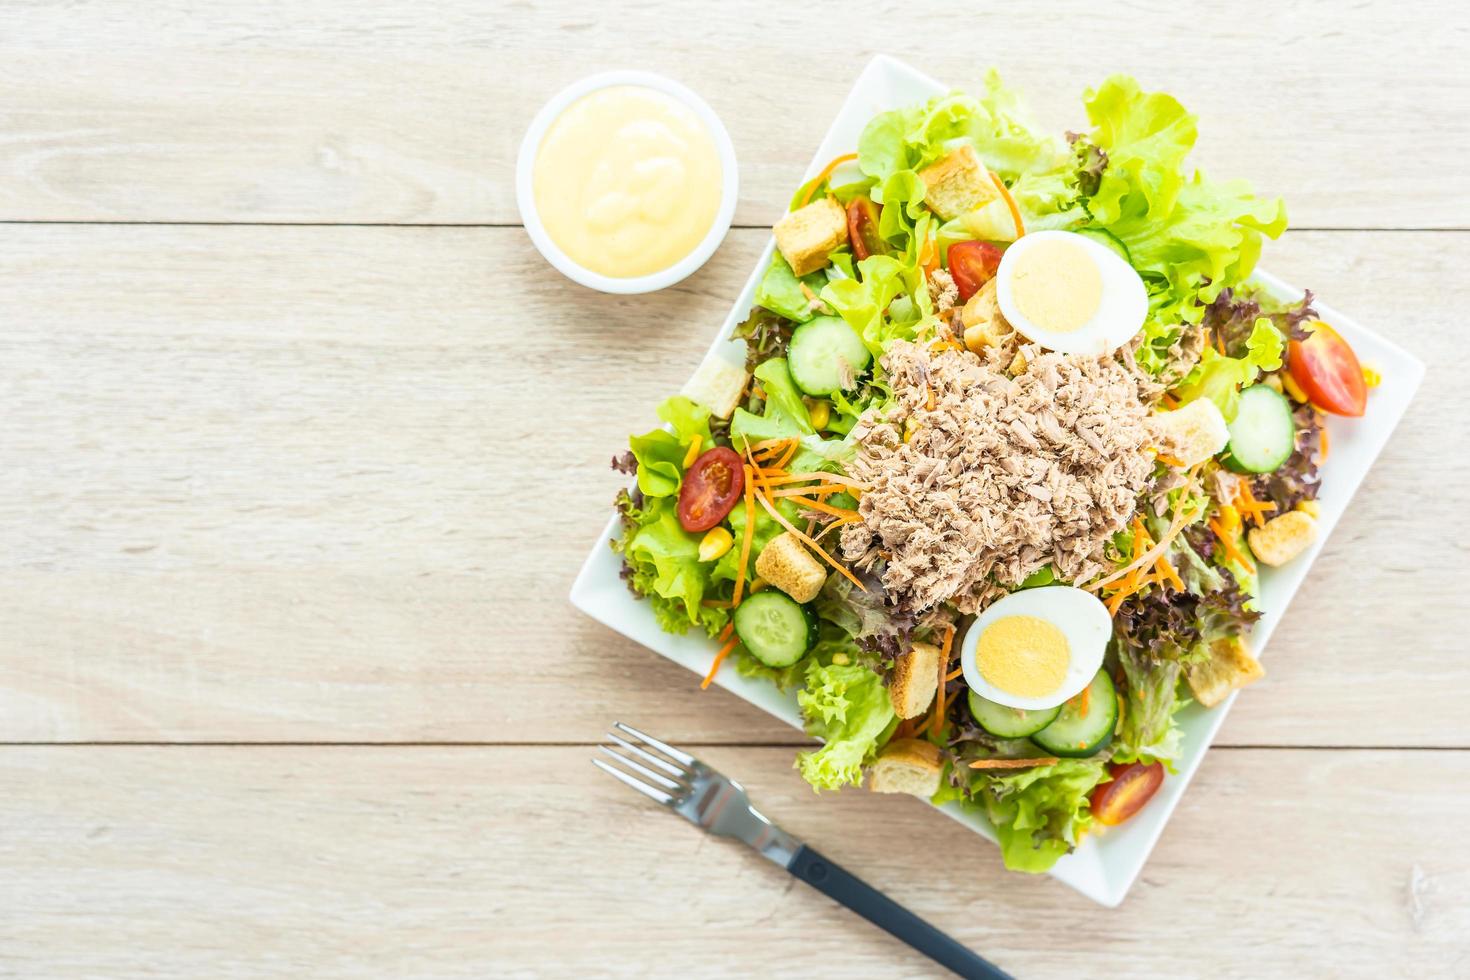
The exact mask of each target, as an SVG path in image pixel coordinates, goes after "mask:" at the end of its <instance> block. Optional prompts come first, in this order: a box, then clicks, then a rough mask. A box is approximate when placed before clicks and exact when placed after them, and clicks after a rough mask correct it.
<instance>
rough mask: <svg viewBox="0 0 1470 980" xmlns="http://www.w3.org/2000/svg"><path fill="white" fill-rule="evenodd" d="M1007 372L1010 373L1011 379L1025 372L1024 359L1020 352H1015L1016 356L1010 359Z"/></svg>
mask: <svg viewBox="0 0 1470 980" xmlns="http://www.w3.org/2000/svg"><path fill="white" fill-rule="evenodd" d="M1009 370H1010V372H1011V376H1012V377H1015V376H1016V375H1018V374H1023V373H1025V371H1026V357H1025V355H1024V354H1022V353H1021V352H1020V351H1016V356H1015V357H1013V358H1011V366H1010V368H1009Z"/></svg>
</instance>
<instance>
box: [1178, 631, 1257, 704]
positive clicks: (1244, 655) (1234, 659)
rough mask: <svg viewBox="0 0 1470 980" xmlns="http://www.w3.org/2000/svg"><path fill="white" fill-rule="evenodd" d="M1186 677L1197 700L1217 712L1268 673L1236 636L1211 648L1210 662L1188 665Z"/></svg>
mask: <svg viewBox="0 0 1470 980" xmlns="http://www.w3.org/2000/svg"><path fill="white" fill-rule="evenodd" d="M1184 676H1185V679H1186V680H1188V681H1189V689H1190V690H1191V691H1193V692H1194V697H1195V700H1196V701H1198V702H1199V703H1200V704H1202V705H1204V706H1205V707H1206V708H1213V707H1214V706H1215V705H1217V704H1219V703H1220V702H1221V701H1224V700H1225V698H1226V696H1227V695H1228V694H1229V693H1230V692H1231V691H1234V690H1238V689H1239V688H1242V687H1245V686H1246V685H1247V684H1250V683H1252V682H1254V681H1258V680H1260V679H1261V678H1262V677H1265V676H1266V670H1265V668H1264V667H1262V666H1261V662H1260V661H1259V660H1257V659H1256V658H1255V657H1253V656H1251V651H1250V648H1249V647H1247V646H1246V645H1245V641H1244V640H1242V639H1241V638H1240V637H1238V636H1232V637H1228V638H1225V639H1220V640H1216V641H1215V642H1214V643H1212V644H1210V659H1208V660H1205V661H1203V662H1201V663H1192V664H1186V665H1185V667H1184Z"/></svg>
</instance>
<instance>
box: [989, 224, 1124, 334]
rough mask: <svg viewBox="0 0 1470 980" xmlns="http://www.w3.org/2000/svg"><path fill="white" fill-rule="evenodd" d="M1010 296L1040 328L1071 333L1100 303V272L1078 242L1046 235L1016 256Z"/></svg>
mask: <svg viewBox="0 0 1470 980" xmlns="http://www.w3.org/2000/svg"><path fill="white" fill-rule="evenodd" d="M1011 296H1012V297H1013V298H1014V299H1015V302H1016V308H1017V309H1018V310H1020V311H1021V315H1022V316H1024V317H1025V318H1026V319H1028V320H1030V321H1031V322H1032V323H1034V324H1036V325H1037V326H1038V327H1040V328H1041V329H1043V330H1049V331H1051V332H1052V333H1072V332H1073V331H1075V330H1077V329H1078V328H1079V327H1081V326H1082V325H1083V324H1085V323H1086V322H1087V321H1088V320H1091V319H1092V317H1093V314H1095V313H1096V312H1097V308H1098V306H1100V305H1101V304H1102V273H1101V272H1099V271H1098V268H1097V263H1096V262H1094V261H1092V257H1091V256H1090V255H1088V254H1087V253H1086V252H1085V251H1083V250H1082V249H1081V248H1080V247H1079V246H1077V245H1074V244H1073V243H1071V242H1068V241H1062V240H1058V239H1048V240H1046V241H1043V242H1038V243H1037V244H1036V245H1035V246H1033V247H1031V248H1028V249H1026V251H1025V252H1023V253H1022V254H1021V256H1020V257H1019V258H1018V259H1017V260H1016V267H1015V269H1014V270H1013V271H1012V273H1011Z"/></svg>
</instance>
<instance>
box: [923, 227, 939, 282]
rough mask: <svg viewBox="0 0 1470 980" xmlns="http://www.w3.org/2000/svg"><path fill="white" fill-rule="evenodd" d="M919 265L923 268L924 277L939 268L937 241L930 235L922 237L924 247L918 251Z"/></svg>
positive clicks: (932, 273)
mask: <svg viewBox="0 0 1470 980" xmlns="http://www.w3.org/2000/svg"><path fill="white" fill-rule="evenodd" d="M919 267H920V268H922V269H923V270H924V276H925V277H926V278H927V277H928V276H932V275H934V270H936V269H938V268H939V242H937V241H936V240H935V239H934V237H933V236H932V235H931V236H930V237H928V238H926V239H924V247H923V249H922V250H920V252H919Z"/></svg>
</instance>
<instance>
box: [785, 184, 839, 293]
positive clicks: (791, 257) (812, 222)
mask: <svg viewBox="0 0 1470 980" xmlns="http://www.w3.org/2000/svg"><path fill="white" fill-rule="evenodd" d="M775 232H776V247H777V248H778V249H780V250H781V255H782V256H783V257H784V258H785V259H786V263H787V264H788V265H790V266H791V271H792V272H794V273H796V274H797V275H798V276H804V275H806V274H807V273H808V272H816V271H817V270H818V269H820V268H822V266H824V265H826V264H827V261H828V260H827V256H828V253H830V252H831V251H832V250H833V249H834V248H836V247H837V246H839V245H841V244H842V243H843V242H845V241H847V212H846V211H844V210H842V205H840V204H838V203H837V202H836V201H835V200H833V199H832V198H830V197H824V198H822V199H821V200H820V201H813V202H812V203H810V204H808V205H807V206H806V207H803V208H797V209H796V210H795V211H792V212H791V213H790V214H788V215H787V216H786V217H784V218H782V219H781V220H780V221H778V222H776V228H775Z"/></svg>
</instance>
